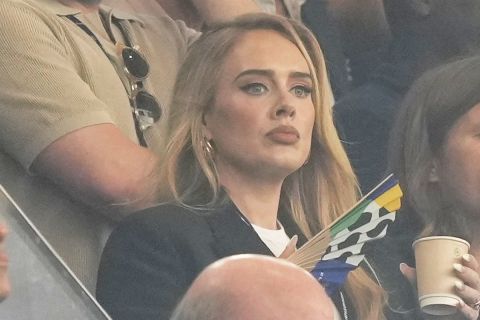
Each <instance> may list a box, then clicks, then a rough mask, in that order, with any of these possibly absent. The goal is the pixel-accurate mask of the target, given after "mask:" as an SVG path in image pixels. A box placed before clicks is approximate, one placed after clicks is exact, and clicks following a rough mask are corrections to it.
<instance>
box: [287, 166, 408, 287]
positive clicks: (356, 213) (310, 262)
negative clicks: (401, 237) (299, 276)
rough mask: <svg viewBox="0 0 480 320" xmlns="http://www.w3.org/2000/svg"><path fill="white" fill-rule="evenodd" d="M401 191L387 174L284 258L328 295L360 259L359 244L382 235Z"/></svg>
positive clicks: (392, 214)
mask: <svg viewBox="0 0 480 320" xmlns="http://www.w3.org/2000/svg"><path fill="white" fill-rule="evenodd" d="M402 195H403V194H402V190H401V189H400V186H399V185H398V181H397V180H396V179H395V178H394V177H393V175H389V176H388V177H387V178H386V179H385V180H383V181H382V182H381V183H380V184H379V185H377V186H376V187H375V188H374V189H373V190H372V191H370V192H369V193H368V194H367V195H366V196H364V197H363V198H362V199H360V201H358V202H357V203H356V204H355V205H354V206H353V208H351V209H350V210H348V211H347V212H346V213H345V214H343V215H342V216H340V217H339V218H337V219H336V220H335V221H334V222H332V223H331V224H330V225H329V226H327V227H326V228H325V229H323V230H322V231H321V232H320V233H318V234H316V235H315V236H314V237H312V238H311V239H310V240H309V241H308V242H307V243H305V244H304V245H303V246H302V247H301V248H300V249H298V250H297V251H296V252H295V253H293V254H292V255H291V256H290V257H289V258H288V260H289V261H291V262H293V263H295V264H297V265H298V266H300V267H302V268H304V269H306V270H307V271H309V272H310V273H312V274H313V276H314V277H315V278H316V279H318V281H319V282H320V283H321V284H322V285H323V286H324V287H325V290H326V291H327V293H328V294H329V295H330V296H331V295H332V294H334V293H335V292H336V291H337V290H338V289H339V288H340V286H341V285H343V283H344V282H345V280H346V278H347V274H348V272H350V271H351V270H354V269H355V268H357V267H358V265H359V264H360V262H361V261H362V260H363V258H364V254H363V251H362V249H363V245H364V244H365V243H366V242H369V241H373V240H377V239H380V238H383V237H384V236H385V234H386V233H387V228H388V226H389V225H390V224H391V223H393V221H394V220H395V213H396V210H398V209H399V208H400V205H401V203H400V198H401V197H402Z"/></svg>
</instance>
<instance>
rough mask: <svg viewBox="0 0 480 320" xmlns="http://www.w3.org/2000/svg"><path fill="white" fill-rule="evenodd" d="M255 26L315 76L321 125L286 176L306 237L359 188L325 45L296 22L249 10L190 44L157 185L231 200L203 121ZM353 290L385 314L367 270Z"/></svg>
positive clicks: (368, 315)
mask: <svg viewBox="0 0 480 320" xmlns="http://www.w3.org/2000/svg"><path fill="white" fill-rule="evenodd" d="M253 30H272V31H275V32H278V33H279V34H281V35H282V36H283V37H285V38H286V39H288V40H289V41H291V42H292V43H293V44H295V45H296V46H297V47H298V49H299V50H300V51H301V53H302V54H303V56H304V57H305V60H306V61H307V64H308V66H309V69H310V73H311V76H312V82H313V91H312V100H313V103H314V106H315V124H314V130H313V135H312V147H311V155H310V159H309V161H308V163H307V164H306V165H304V166H302V167H301V168H300V169H299V170H297V171H296V172H294V173H292V174H291V175H290V176H288V177H287V178H286V179H285V181H284V183H283V186H282V192H281V200H280V201H281V204H280V205H281V206H282V207H283V208H286V209H287V210H288V211H289V212H290V214H291V215H292V217H293V219H294V220H295V222H296V223H297V224H298V225H299V227H300V228H301V230H302V231H303V232H304V233H305V235H306V236H307V237H311V236H312V235H314V234H316V233H318V232H319V231H320V230H321V229H322V228H323V227H324V226H326V225H328V224H329V223H330V222H332V221H333V220H334V219H335V218H336V217H338V216H339V215H340V214H342V213H343V212H344V211H346V210H347V209H348V208H350V207H351V206H352V205H353V204H354V203H355V201H356V200H357V197H358V188H357V184H356V179H355V176H354V173H353V170H352V168H351V166H350V163H349V161H348V158H347V156H346V154H345V151H344V149H343V147H342V144H341V142H340V140H339V138H338V135H337V132H336V130H335V127H334V124H333V120H332V105H333V96H332V93H331V88H330V84H329V81H328V77H327V72H326V68H325V62H324V59H323V54H322V52H321V49H320V46H319V45H318V43H317V41H316V40H315V38H314V36H313V35H312V34H311V32H310V31H308V29H306V28H305V27H303V26H302V25H300V24H299V23H297V22H295V21H293V20H290V19H287V18H283V17H279V16H273V15H267V14H250V15H245V16H242V17H239V18H237V19H236V20H233V21H231V22H228V23H223V24H220V25H217V26H214V27H213V28H212V29H210V30H209V31H207V32H206V33H204V34H203V35H202V36H201V37H200V39H198V40H197V41H196V42H195V43H194V44H193V45H192V46H191V48H190V49H189V52H188V55H187V58H186V61H185V63H184V65H183V66H182V68H181V69H180V71H179V74H178V78H177V83H176V86H175V92H174V95H173V96H174V100H173V102H172V108H171V110H172V113H171V114H170V118H169V123H170V128H169V132H170V135H169V141H170V143H169V144H168V146H167V151H166V153H165V158H164V159H163V161H162V164H163V165H162V166H161V169H160V177H159V183H161V184H163V185H164V186H165V187H166V190H165V193H166V194H168V195H169V196H170V197H172V198H174V199H175V200H176V201H177V202H179V203H180V204H182V205H184V206H189V207H192V206H193V207H196V208H198V207H212V206H216V205H219V204H221V203H223V202H224V201H226V199H225V197H224V196H223V193H222V192H220V191H221V188H220V185H219V182H218V175H217V172H216V169H215V163H214V161H213V160H212V159H211V158H210V157H209V156H208V154H207V153H205V152H204V150H203V148H202V144H203V143H204V137H203V133H202V125H203V122H202V121H203V115H204V114H205V112H206V111H207V110H208V108H210V106H211V105H212V104H213V101H214V97H215V93H216V83H217V80H218V78H219V74H220V72H221V70H222V68H221V67H222V65H223V62H224V59H225V57H226V56H227V54H228V52H229V50H230V49H231V48H232V47H233V46H234V45H235V43H236V40H237V39H238V38H239V37H240V36H242V35H243V34H245V33H246V32H248V31H253ZM347 293H348V294H349V296H350V297H351V300H352V301H353V303H354V305H355V307H356V311H357V313H358V315H359V317H360V318H361V319H382V318H383V313H382V308H383V303H384V298H383V294H382V291H381V289H380V288H379V287H378V286H377V285H376V284H375V283H374V282H373V281H372V280H371V279H370V277H369V276H368V275H367V274H366V273H365V271H364V270H362V269H361V268H359V269H357V270H356V271H354V272H352V273H351V274H350V276H349V279H348V281H347Z"/></svg>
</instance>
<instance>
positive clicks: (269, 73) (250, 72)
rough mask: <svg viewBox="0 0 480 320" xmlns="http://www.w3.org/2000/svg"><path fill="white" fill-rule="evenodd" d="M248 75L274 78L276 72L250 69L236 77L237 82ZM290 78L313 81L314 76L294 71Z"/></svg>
mask: <svg viewBox="0 0 480 320" xmlns="http://www.w3.org/2000/svg"><path fill="white" fill-rule="evenodd" d="M246 75H259V76H265V77H270V78H273V76H274V75H275V72H274V71H273V70H270V69H248V70H245V71H242V72H240V73H239V74H238V75H237V76H236V77H235V80H237V79H239V78H241V77H243V76H246ZM289 77H291V78H297V79H298V78H302V79H309V80H312V76H311V75H310V73H308V72H301V71H293V72H290V74H289Z"/></svg>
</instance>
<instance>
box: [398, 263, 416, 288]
mask: <svg viewBox="0 0 480 320" xmlns="http://www.w3.org/2000/svg"><path fill="white" fill-rule="evenodd" d="M399 268H400V272H401V273H402V274H403V276H404V277H405V278H406V279H407V280H408V282H410V284H411V285H412V286H414V287H415V286H416V282H417V272H416V270H415V268H412V267H410V266H409V265H407V264H406V263H403V262H402V263H400V265H399Z"/></svg>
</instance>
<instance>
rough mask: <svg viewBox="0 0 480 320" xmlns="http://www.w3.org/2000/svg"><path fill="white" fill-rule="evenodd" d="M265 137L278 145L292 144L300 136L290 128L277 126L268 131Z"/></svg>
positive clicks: (295, 130)
mask: <svg viewBox="0 0 480 320" xmlns="http://www.w3.org/2000/svg"><path fill="white" fill-rule="evenodd" d="M267 137H268V138H269V139H270V140H273V141H274V142H277V143H280V144H294V143H296V142H297V141H298V140H299V139H300V134H299V133H298V130H297V129H295V128H294V127H292V126H279V127H276V128H275V129H273V130H271V131H269V132H268V133H267Z"/></svg>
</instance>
